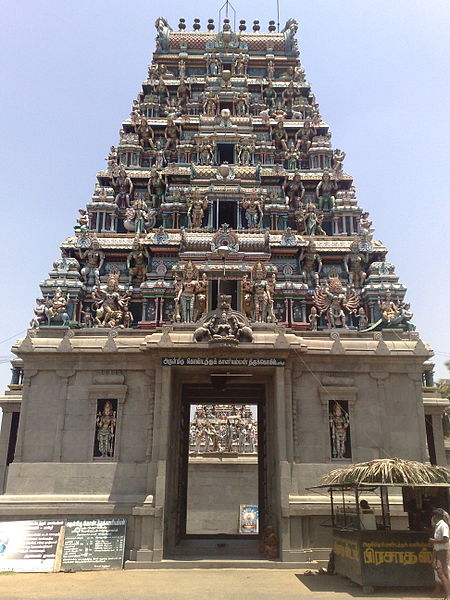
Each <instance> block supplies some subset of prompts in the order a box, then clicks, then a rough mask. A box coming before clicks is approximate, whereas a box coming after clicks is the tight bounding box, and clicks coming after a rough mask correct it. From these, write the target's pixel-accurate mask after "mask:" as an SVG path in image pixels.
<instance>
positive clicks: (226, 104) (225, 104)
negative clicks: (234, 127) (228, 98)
mask: <svg viewBox="0 0 450 600" xmlns="http://www.w3.org/2000/svg"><path fill="white" fill-rule="evenodd" d="M224 108H228V110H229V111H231V112H233V103H232V102H221V103H220V110H223V109H224Z"/></svg>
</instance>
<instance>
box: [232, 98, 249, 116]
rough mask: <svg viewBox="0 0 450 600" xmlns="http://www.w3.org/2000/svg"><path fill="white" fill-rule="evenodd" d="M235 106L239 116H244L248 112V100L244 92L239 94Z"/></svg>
mask: <svg viewBox="0 0 450 600" xmlns="http://www.w3.org/2000/svg"><path fill="white" fill-rule="evenodd" d="M234 107H235V111H236V114H237V116H238V117H244V116H245V115H247V114H248V100H247V98H246V96H245V94H244V92H239V93H238V94H237V96H236V100H235V103H234Z"/></svg>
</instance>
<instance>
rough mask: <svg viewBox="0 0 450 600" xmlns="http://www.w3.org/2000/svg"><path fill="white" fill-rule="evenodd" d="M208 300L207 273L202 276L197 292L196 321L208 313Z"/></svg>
mask: <svg viewBox="0 0 450 600" xmlns="http://www.w3.org/2000/svg"><path fill="white" fill-rule="evenodd" d="M207 301H208V278H207V277H206V273H203V275H202V276H201V277H200V279H199V281H198V284H197V291H196V294H195V311H194V321H198V320H199V319H200V318H201V317H203V315H204V314H205V313H206V306H207Z"/></svg>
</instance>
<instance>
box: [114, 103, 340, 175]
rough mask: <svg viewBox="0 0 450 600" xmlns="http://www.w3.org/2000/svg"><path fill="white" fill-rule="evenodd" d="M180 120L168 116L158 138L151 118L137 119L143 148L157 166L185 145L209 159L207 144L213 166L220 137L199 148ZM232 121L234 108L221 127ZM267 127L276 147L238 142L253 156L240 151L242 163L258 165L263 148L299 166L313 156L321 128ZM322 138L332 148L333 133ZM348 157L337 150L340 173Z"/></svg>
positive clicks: (223, 114) (281, 122)
mask: <svg viewBox="0 0 450 600" xmlns="http://www.w3.org/2000/svg"><path fill="white" fill-rule="evenodd" d="M176 119H177V116H176V114H173V113H172V114H169V115H168V117H167V125H166V126H165V128H164V130H163V131H161V132H158V136H159V137H158V138H156V134H155V131H154V129H153V127H152V126H151V125H150V124H149V122H148V119H147V118H146V117H136V119H135V121H134V131H135V134H136V135H137V139H138V140H139V144H140V146H141V147H142V148H143V149H144V150H146V151H148V152H149V153H150V154H151V155H152V156H153V157H154V159H155V161H156V162H157V163H159V164H160V165H161V166H163V165H164V164H166V163H167V162H168V160H169V159H174V158H176V155H177V154H178V150H179V147H180V146H182V147H183V148H184V146H185V145H187V146H189V147H190V148H189V152H190V154H192V153H196V154H197V155H198V157H200V155H202V156H203V158H204V159H205V158H206V155H204V153H202V150H203V147H204V146H205V144H206V143H209V144H210V145H211V152H210V158H209V159H208V161H207V164H213V162H214V161H215V145H216V143H217V139H216V138H217V135H215V134H210V135H209V136H206V137H205V138H202V139H199V140H197V141H196V146H195V144H194V143H193V142H192V141H191V139H190V138H188V139H183V130H182V126H181V125H180V124H177V122H176ZM232 119H233V117H232V114H231V111H230V109H229V108H223V109H222V110H221V111H220V114H219V116H218V117H217V124H218V125H219V127H221V128H224V129H229V128H233V120H232ZM267 127H268V129H269V132H268V133H269V138H270V139H271V141H272V145H268V144H267V141H266V142H261V141H257V140H255V141H254V142H252V141H250V140H248V141H247V140H246V139H245V138H243V139H242V140H241V141H240V142H238V145H239V149H241V150H242V148H247V149H248V152H249V153H248V155H247V157H246V158H245V160H244V158H243V157H241V154H240V153H239V152H236V157H235V158H236V160H237V161H239V160H240V161H241V162H242V164H250V163H251V162H254V161H253V160H252V158H251V157H252V156H253V155H254V153H255V152H256V150H257V149H258V148H259V147H260V148H259V149H260V150H262V151H264V152H266V153H267V152H270V151H273V152H274V154H275V156H276V157H277V158H279V157H281V158H283V159H285V160H286V161H287V162H288V164H293V161H294V160H295V162H297V163H298V162H299V161H300V160H306V159H307V158H308V157H309V154H310V150H311V147H312V143H313V141H314V139H315V138H316V137H317V135H318V131H317V128H316V127H315V126H314V125H313V124H312V123H311V121H310V120H309V119H306V120H305V122H304V123H303V127H301V128H298V129H297V131H296V132H295V133H294V135H289V133H290V132H288V131H287V130H286V128H285V122H284V119H283V117H282V116H280V117H278V118H277V120H276V122H275V123H274V124H271V123H270V120H269V122H268V123H267ZM322 138H323V140H324V142H323V143H324V144H326V147H327V149H328V147H329V145H330V134H325V135H323V136H322ZM258 145H259V146H258ZM344 158H345V153H344V152H342V151H341V150H339V149H336V150H334V152H333V161H334V162H333V169H334V170H335V171H336V172H337V173H341V172H342V167H343V161H344ZM107 161H108V167H109V168H110V169H111V168H113V167H117V165H118V161H117V150H116V148H115V146H111V150H110V153H109V155H108V157H107ZM174 162H176V161H174ZM293 168H295V167H293Z"/></svg>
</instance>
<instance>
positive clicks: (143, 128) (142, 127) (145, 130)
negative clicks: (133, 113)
mask: <svg viewBox="0 0 450 600" xmlns="http://www.w3.org/2000/svg"><path fill="white" fill-rule="evenodd" d="M134 130H135V132H136V133H137V134H138V138H139V143H140V145H141V146H142V148H144V149H147V148H154V146H155V144H154V138H155V134H154V132H153V129H152V128H151V127H150V125H149V124H148V121H147V119H146V118H145V117H141V119H140V122H139V123H136V124H135V126H134Z"/></svg>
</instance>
